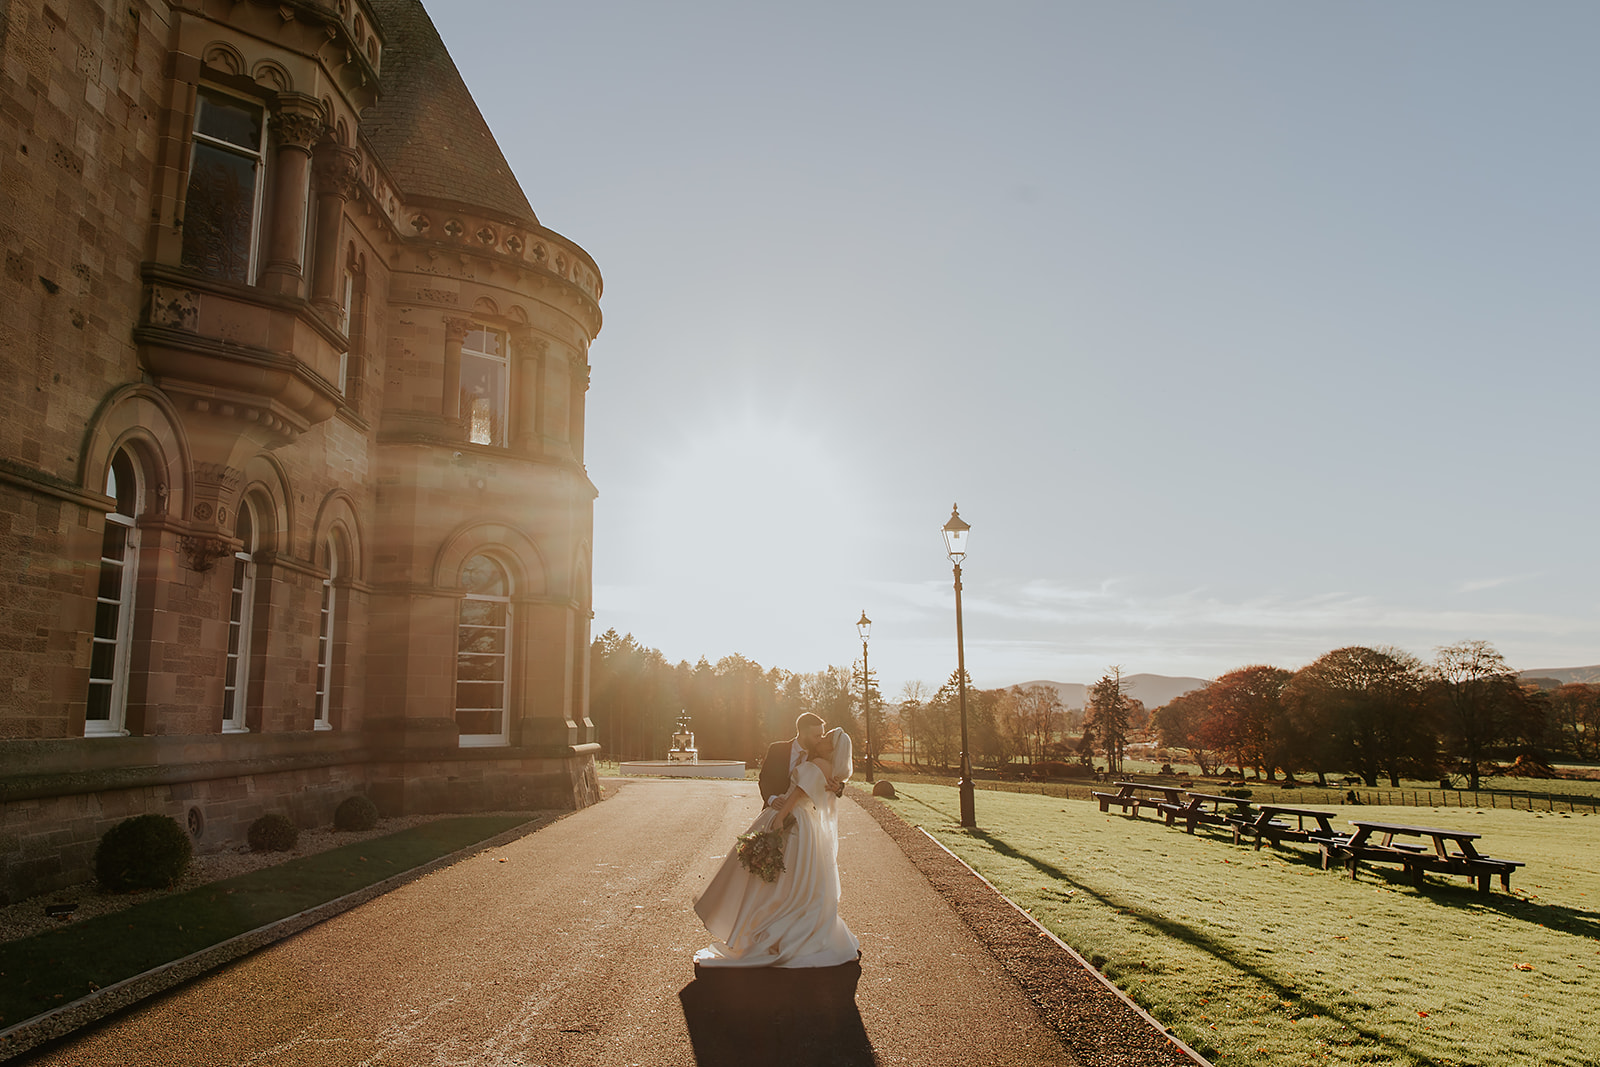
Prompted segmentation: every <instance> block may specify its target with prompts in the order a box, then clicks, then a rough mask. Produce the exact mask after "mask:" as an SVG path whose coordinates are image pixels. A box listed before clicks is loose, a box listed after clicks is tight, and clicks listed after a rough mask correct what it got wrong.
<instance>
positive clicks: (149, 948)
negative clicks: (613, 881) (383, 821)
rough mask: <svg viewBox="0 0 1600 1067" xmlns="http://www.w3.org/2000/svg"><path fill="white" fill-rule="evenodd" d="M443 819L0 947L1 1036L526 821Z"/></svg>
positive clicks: (511, 818)
mask: <svg viewBox="0 0 1600 1067" xmlns="http://www.w3.org/2000/svg"><path fill="white" fill-rule="evenodd" d="M532 817H533V816H532V815H531V814H527V815H475V816H465V817H462V818H451V819H440V820H438V821H437V822H431V823H424V824H423V825H421V826H414V827H412V828H411V829H408V830H402V831H400V832H398V833H394V834H389V835H387V836H385V837H377V838H373V839H371V840H369V841H363V842H359V843H357V844H353V845H345V846H344V847H342V848H336V849H331V850H329V851H327V852H321V853H317V854H316V855H313V856H306V857H304V858H302V859H295V860H289V861H288V862H286V863H281V864H278V865H277V866H273V867H267V868H264V869H262V870H259V871H254V872H252V873H250V874H244V875H240V876H239V877H237V878H229V879H227V880H226V881H221V882H212V883H210V884H208V885H203V886H200V887H199V888H196V889H191V890H189V891H188V892H186V893H176V894H173V895H171V896H166V897H160V898H158V899H156V900H151V901H148V902H145V903H142V904H136V905H134V906H133V907H131V908H128V909H126V910H124V911H119V912H114V913H112V914H109V915H102V916H99V917H97V918H94V919H88V920H85V921H83V922H80V923H75V924H73V925H71V926H67V927H63V928H62V929H59V930H51V931H49V932H47V933H42V934H36V935H34V936H33V937H29V938H24V939H22V940H20V941H10V942H6V943H4V944H0V1029H3V1028H4V1027H7V1026H11V1025H13V1024H15V1023H19V1022H21V1021H22V1020H24V1019H27V1018H31V1017H32V1016H34V1015H38V1014H41V1013H42V1012H46V1011H49V1010H51V1009H53V1008H57V1007H60V1006H61V1005H63V1004H68V1003H71V1002H72V1001H73V1000H76V999H77V998H79V997H82V996H85V995H87V994H88V993H90V992H93V991H94V990H96V989H101V988H103V987H105V986H108V985H111V984H112V983H113V982H119V981H121V980H123V979H125V978H131V977H133V976H134V975H136V974H142V973H143V972H145V971H147V970H149V969H150V968H152V967H157V966H160V965H161V964H164V963H168V962H171V961H172V960H176V959H181V958H183V957H184V956H187V955H189V954H191V953H194V952H198V951H200V950H201V949H205V948H209V947H210V946H212V945H215V944H219V943H221V942H223V941H226V940H228V939H229V938H231V937H234V936H237V935H238V934H242V933H246V932H248V931H250V930H254V929H256V928H257V927H259V926H265V925H266V924H268V923H271V922H276V921H277V920H279V919H283V918H287V917H288V916H290V915H294V914H297V913H298V912H301V911H305V910H306V909H307V908H312V907H316V906H317V905H319V904H323V903H326V902H327V901H330V900H335V899H337V898H339V897H341V896H344V895H346V894H348V893H353V892H355V891H356V890H359V889H364V888H366V887H367V886H369V885H373V884H375V883H377V882H381V881H383V880H384V879H386V878H389V877H392V876H393V875H396V874H400V873H402V872H404V871H409V870H411V869H412V868H414V867H419V866H421V865H422V864H424V863H428V862H430V861H432V860H435V859H438V858H439V857H440V856H447V855H449V854H450V853H452V852H455V851H457V850H458V849H462V848H466V847H467V846H468V845H471V844H474V843H476V842H478V841H483V840H486V839H488V838H490V837H494V836H495V835H496V834H499V833H503V832H504V831H506V830H509V829H511V828H512V827H514V826H519V825H521V824H522V823H524V822H526V821H528V819H530V818H532Z"/></svg>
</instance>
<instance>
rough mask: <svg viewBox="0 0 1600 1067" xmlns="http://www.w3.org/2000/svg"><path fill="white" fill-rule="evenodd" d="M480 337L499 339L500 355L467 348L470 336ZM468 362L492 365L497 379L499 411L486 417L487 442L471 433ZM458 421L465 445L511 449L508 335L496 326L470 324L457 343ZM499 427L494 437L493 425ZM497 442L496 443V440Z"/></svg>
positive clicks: (478, 322)
mask: <svg viewBox="0 0 1600 1067" xmlns="http://www.w3.org/2000/svg"><path fill="white" fill-rule="evenodd" d="M477 333H483V334H489V335H492V336H494V337H497V338H499V341H500V345H499V347H500V351H499V352H498V353H495V352H490V351H488V350H487V349H485V348H471V347H469V344H470V342H471V340H472V336H473V334H477ZM469 360H480V361H482V362H485V363H491V364H494V365H495V367H496V369H497V371H498V373H499V377H500V390H499V394H500V395H499V410H498V411H494V412H490V413H489V417H490V418H491V419H492V420H494V422H493V423H491V427H490V431H489V435H488V436H489V440H487V441H484V440H479V439H478V438H477V437H476V436H475V435H474V429H473V403H472V401H473V394H472V393H471V392H470V391H469V390H468V389H467V368H468V365H469V364H468V361H469ZM460 388H461V402H460V410H461V420H462V422H463V423H464V424H465V426H466V431H467V441H468V442H469V443H471V444H476V445H486V446H488V447H490V448H509V447H510V446H511V334H510V331H508V330H503V329H501V328H500V327H498V326H491V325H489V324H488V323H486V322H482V321H480V320H477V319H474V320H472V329H470V330H468V331H467V335H466V337H464V338H462V341H461V386H460ZM496 424H497V425H498V426H499V433H498V435H497V434H496V433H495V432H494V425H496ZM496 438H498V439H496Z"/></svg>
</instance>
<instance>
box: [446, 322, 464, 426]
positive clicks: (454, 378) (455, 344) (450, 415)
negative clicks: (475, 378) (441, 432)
mask: <svg viewBox="0 0 1600 1067" xmlns="http://www.w3.org/2000/svg"><path fill="white" fill-rule="evenodd" d="M471 332H472V320H471V319H458V318H452V317H450V316H446V317H445V320H444V399H443V402H442V404H441V405H440V408H439V414H441V415H443V416H444V417H445V419H446V420H451V421H453V422H456V423H459V422H460V421H461V344H462V342H463V341H465V340H466V339H467V334H469V333H471Z"/></svg>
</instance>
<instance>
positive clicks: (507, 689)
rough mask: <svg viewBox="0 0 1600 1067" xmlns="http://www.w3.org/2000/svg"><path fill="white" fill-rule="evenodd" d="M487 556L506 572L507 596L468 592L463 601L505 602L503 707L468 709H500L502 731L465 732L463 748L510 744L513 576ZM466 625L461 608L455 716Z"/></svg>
mask: <svg viewBox="0 0 1600 1067" xmlns="http://www.w3.org/2000/svg"><path fill="white" fill-rule="evenodd" d="M476 555H482V553H474V556H476ZM468 558H469V560H470V559H471V558H473V557H468ZM488 558H489V559H490V560H491V561H492V562H493V563H494V565H495V566H496V567H499V568H500V573H501V574H503V575H505V578H506V595H505V596H487V595H485V594H483V593H467V594H466V595H465V596H463V597H462V604H463V605H465V603H466V602H467V601H469V600H471V601H489V602H491V603H498V604H503V605H504V606H505V627H504V629H505V636H504V639H503V645H502V648H503V651H502V652H501V653H500V658H501V679H500V707H499V708H498V709H495V708H470V709H468V710H471V711H496V710H497V711H499V713H500V730H499V732H498V733H488V734H468V733H463V734H461V735H460V737H461V741H460V745H461V747H462V748H489V747H493V746H504V745H509V744H511V670H512V656H511V652H512V649H513V648H514V647H515V645H514V644H513V643H512V638H513V636H514V634H515V632H516V629H515V620H514V619H513V608H514V605H513V604H512V603H511V595H510V594H511V575H510V573H509V572H508V571H507V569H506V566H505V564H503V563H501V562H500V561H499V560H497V559H495V558H494V557H493V556H489V557H488ZM466 625H467V624H466V623H464V622H462V619H461V613H460V611H459V610H458V611H457V614H456V672H455V673H456V686H455V690H454V692H455V694H456V695H455V705H454V707H453V708H452V715H454V714H455V713H458V712H460V710H461V698H460V695H459V693H460V688H459V687H460V685H461V657H462V655H463V653H462V652H461V631H462V630H463V629H464V628H465V627H466ZM473 628H474V629H482V627H481V626H480V625H477V624H474V626H473ZM465 654H466V655H477V656H483V655H492V653H465Z"/></svg>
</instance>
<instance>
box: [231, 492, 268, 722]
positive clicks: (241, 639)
mask: <svg viewBox="0 0 1600 1067" xmlns="http://www.w3.org/2000/svg"><path fill="white" fill-rule="evenodd" d="M246 519H248V521H249V523H250V526H249V531H248V532H249V534H250V536H249V538H248V539H245V543H244V544H243V545H242V546H240V548H239V549H238V550H237V551H235V552H234V553H233V557H232V558H233V577H232V578H231V579H230V581H229V584H228V630H227V643H226V645H225V656H224V659H223V674H222V732H223V733H225V734H247V733H249V732H250V726H249V722H248V715H249V710H250V637H251V631H252V630H254V629H255V625H254V622H255V601H256V561H255V549H256V545H257V543H258V541H259V538H260V529H261V527H260V523H259V521H258V516H257V515H256V509H255V507H254V506H253V505H252V504H251V503H250V499H249V498H248V497H244V498H242V499H240V501H239V520H240V522H241V523H243V522H244V521H245V520H246ZM229 668H232V680H233V684H232V685H231V686H230V685H229V684H228V681H229Z"/></svg>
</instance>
